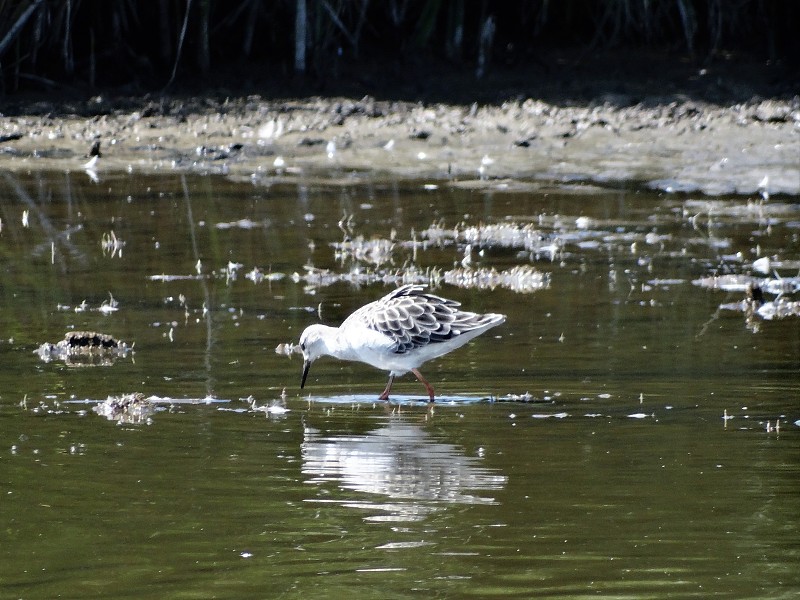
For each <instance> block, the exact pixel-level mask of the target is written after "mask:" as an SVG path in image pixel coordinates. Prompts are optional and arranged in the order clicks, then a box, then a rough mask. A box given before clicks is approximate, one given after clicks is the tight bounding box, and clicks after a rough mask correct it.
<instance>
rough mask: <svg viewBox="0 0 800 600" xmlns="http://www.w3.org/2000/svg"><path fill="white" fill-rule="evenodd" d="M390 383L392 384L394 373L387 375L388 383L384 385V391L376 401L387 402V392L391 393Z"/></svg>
mask: <svg viewBox="0 0 800 600" xmlns="http://www.w3.org/2000/svg"><path fill="white" fill-rule="evenodd" d="M392 383H394V373H389V381H388V382H387V383H386V389H385V390H383V393H382V394H381V395H380V396H378V400H388V399H389V392H390V391H392Z"/></svg>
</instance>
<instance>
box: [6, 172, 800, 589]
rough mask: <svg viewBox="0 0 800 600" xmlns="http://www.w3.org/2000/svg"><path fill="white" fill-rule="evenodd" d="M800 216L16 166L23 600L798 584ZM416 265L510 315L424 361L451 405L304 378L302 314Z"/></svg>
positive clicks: (384, 286)
mask: <svg viewBox="0 0 800 600" xmlns="http://www.w3.org/2000/svg"><path fill="white" fill-rule="evenodd" d="M798 223H800V208H798V203H797V199H794V198H781V199H775V198H771V199H769V200H767V199H766V198H763V197H753V198H748V199H739V198H715V199H708V198H705V197H702V196H700V197H688V196H687V197H681V196H677V195H674V196H663V195H662V196H656V195H651V194H647V193H642V192H637V191H631V190H618V191H615V190H597V189H591V190H582V189H581V188H579V187H576V188H571V189H552V190H548V191H546V192H542V193H532V192H521V191H513V190H509V189H506V190H500V189H492V188H487V189H485V190H482V191H475V190H462V189H458V188H457V187H448V186H444V185H441V186H438V187H431V186H428V187H427V188H426V187H425V186H424V185H423V184H422V183H421V182H397V181H382V180H376V181H373V180H369V179H365V180H354V181H353V183H352V185H339V186H337V187H335V188H331V187H326V186H324V185H320V184H313V185H312V184H297V185H274V186H261V185H252V184H249V183H241V182H233V181H230V180H226V179H223V178H216V177H200V178H193V177H188V178H182V177H180V176H172V175H164V176H152V177H146V178H141V177H133V176H129V175H124V174H119V175H116V176H110V177H108V178H106V179H104V180H103V181H102V182H100V183H90V182H89V180H88V179H87V178H85V176H84V175H82V174H81V175H73V174H60V175H59V174H44V173H32V174H30V175H24V176H23V175H12V174H4V175H3V176H2V177H0V260H2V261H3V269H4V273H3V279H2V281H3V284H2V290H1V291H0V294H2V300H3V302H2V305H1V306H0V331H1V332H2V334H1V335H0V358H1V359H2V361H3V365H4V368H3V369H2V370H0V473H2V475H3V476H2V478H0V479H2V481H1V482H0V487H1V488H2V490H1V491H2V498H3V500H2V501H3V507H4V508H3V511H2V512H0V521H1V523H0V526H1V527H2V529H1V530H2V531H4V532H5V535H6V540H5V543H4V544H3V545H2V550H0V589H2V591H3V592H4V593H7V595H10V594H13V595H15V596H19V597H53V596H56V595H58V594H62V593H63V591H64V590H67V589H68V590H72V591H73V593H74V594H80V595H82V596H85V597H119V596H122V595H136V596H137V597H164V596H171V595H184V596H203V597H205V596H207V595H208V594H209V590H214V592H213V593H214V594H215V595H217V596H221V597H243V596H256V595H258V596H263V595H265V594H267V595H270V596H272V595H274V596H283V597H303V598H309V597H331V596H335V595H341V594H357V595H358V597H362V598H373V597H374V598H404V597H410V596H417V595H418V594H419V593H420V592H423V593H428V594H430V595H437V596H453V597H503V596H509V597H511V596H516V597H520V596H525V597H532V596H546V597H547V596H570V597H579V596H589V595H591V596H601V597H602V596H605V597H621V596H631V597H654V596H658V597H674V598H685V597H707V596H710V595H714V596H717V597H726V598H740V597H766V598H779V597H791V596H792V595H794V594H796V592H797V591H798V590H800V578H798V575H797V573H796V564H797V559H798V548H797V543H796V540H797V539H798V528H797V519H796V517H797V511H796V505H797V503H796V498H797V497H798V493H799V492H800V489H798V483H797V482H798V481H800V478H798V475H799V474H800V473H799V472H798V471H799V470H800V465H799V464H798V456H800V453H798V449H800V448H798V446H800V412H798V406H797V392H798V378H797V373H798V368H800V333H799V331H800V330H799V329H798V328H799V327H800V321H798V319H797V314H796V311H795V310H794V307H795V304H793V303H795V302H796V298H797V293H798V287H800V286H798V280H797V270H798V261H799V260H800V257H798V256H797V238H798V230H799V229H800V226H799V225H798ZM400 283H424V284H427V285H429V286H431V287H432V288H433V289H435V290H436V291H437V293H441V294H443V295H445V296H447V297H451V298H454V299H456V300H458V301H460V302H462V304H463V305H464V306H465V307H466V308H468V309H470V310H475V311H479V312H488V311H498V312H503V313H505V314H507V315H508V320H507V322H506V323H505V324H504V325H503V326H501V327H498V328H497V329H495V330H492V332H491V333H490V334H487V335H485V336H483V337H480V338H478V339H476V340H475V341H473V342H472V343H471V344H470V345H468V346H465V347H463V348H460V349H458V350H457V351H455V352H453V353H451V354H449V355H447V356H445V357H443V358H441V359H438V360H435V361H432V362H430V363H427V364H426V365H425V366H424V367H423V372H424V373H425V375H426V377H427V378H428V379H429V380H430V381H431V383H432V384H433V385H434V387H435V388H436V391H437V402H436V404H435V405H434V406H429V405H428V403H427V402H424V400H425V399H426V398H425V397H424V396H422V395H420V392H421V391H422V390H421V387H420V385H419V382H417V381H416V380H415V379H414V378H413V377H410V376H409V377H403V378H398V379H397V381H396V382H395V388H394V389H393V393H394V394H395V395H394V396H393V402H392V403H383V402H380V401H378V400H377V395H378V393H379V392H380V390H381V389H383V385H384V384H385V381H386V379H385V378H386V374H385V373H381V372H378V371H376V370H373V369H371V368H369V367H366V366H363V365H358V364H351V363H342V362H338V361H335V360H332V359H331V360H320V361H318V363H316V364H315V367H314V371H313V372H312V374H311V376H310V377H309V380H308V382H307V385H306V389H304V390H303V393H302V394H301V393H300V390H299V389H298V386H299V379H300V370H301V361H300V360H298V357H297V356H296V355H294V353H293V352H292V351H291V344H292V343H296V342H297V339H298V336H299V334H300V332H302V330H303V329H304V328H305V327H306V326H307V325H309V324H310V323H314V322H319V321H321V322H324V323H327V324H333V325H338V324H339V323H341V321H342V320H343V319H344V318H345V317H346V316H347V315H348V314H350V313H351V312H352V311H353V310H354V309H355V308H357V307H359V306H361V305H363V304H364V303H366V302H368V301H371V300H374V299H375V298H377V297H379V296H381V295H383V294H384V293H386V291H387V290H389V289H391V288H393V287H395V286H396V285H399V284H400ZM765 307H766V308H765ZM90 332H91V333H92V335H89V333H90ZM65 334H67V335H66V337H65ZM60 340H63V341H64V342H65V343H62V346H61V347H60V350H59V349H58V348H57V346H58V343H59V341H60ZM70 340H72V341H73V342H74V343H73V345H72V346H70V345H69V341H70ZM86 340H89V341H86ZM110 340H114V341H120V342H124V343H125V344H126V348H127V351H126V352H125V353H124V354H122V355H119V356H102V353H103V352H106V351H108V348H106V346H108V347H109V348H110V347H111V346H112V344H111V341H110ZM84 341H86V344H85V345H84V346H80V344H81V343H82V342H84ZM45 342H47V343H49V344H50V345H51V346H52V347H53V348H55V349H53V350H52V351H51V350H48V352H47V353H46V354H43V353H41V352H39V353H35V351H37V349H41V346H42V345H43V344H44V343H45ZM67 346H68V347H67ZM73 346H80V347H77V348H76V347H73ZM87 346H88V349H87ZM48 348H50V346H48ZM276 349H278V350H279V351H278V352H276ZM75 352H91V353H95V354H100V355H101V356H100V358H97V359H96V360H95V357H94V354H93V355H92V356H93V358H92V360H76V357H75V354H74V353H75ZM45 356H46V360H45Z"/></svg>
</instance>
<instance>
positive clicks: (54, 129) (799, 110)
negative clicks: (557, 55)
mask: <svg viewBox="0 0 800 600" xmlns="http://www.w3.org/2000/svg"><path fill="white" fill-rule="evenodd" d="M13 112H15V113H16V114H15V115H14V116H6V117H5V118H3V119H2V121H1V122H2V127H1V128H0V140H2V142H1V143H0V168H4V169H10V170H32V169H49V170H65V171H80V170H82V169H84V168H85V167H84V165H85V164H86V163H87V161H89V157H88V153H89V150H90V148H91V146H92V144H93V142H94V141H95V140H100V141H101V152H102V157H101V158H100V159H99V160H98V161H97V162H96V164H94V165H92V166H91V167H90V175H92V176H95V175H96V176H97V177H98V178H99V179H102V177H103V174H104V173H110V172H114V171H129V172H134V173H136V172H141V173H152V172H164V171H169V172H173V171H187V172H188V171H190V172H195V173H220V174H227V175H230V176H233V177H238V178H251V179H253V180H254V181H256V182H261V183H269V182H272V181H275V180H286V179H296V178H301V177H302V178H316V177H324V178H326V179H327V180H333V181H336V180H343V181H348V180H350V179H351V178H353V177H359V176H362V177H363V176H375V177H383V176H387V177H401V178H414V179H430V180H435V181H442V182H444V181H449V182H452V183H453V184H457V185H464V186H476V187H482V186H497V185H509V186H513V187H530V188H532V189H536V188H542V187H551V186H553V185H556V186H564V185H573V184H595V185H610V186H619V185H621V184H624V185H627V186H631V185H632V186H647V187H652V188H655V189H659V190H664V191H670V192H689V193H698V192H701V193H705V194H711V195H720V194H741V195H753V194H757V193H764V192H767V193H769V194H771V195H775V194H788V195H795V196H796V195H798V194H800V96H794V97H788V99H787V97H786V96H784V97H782V98H778V99H766V100H762V99H759V97H758V96H754V97H753V98H752V99H751V100H749V101H744V102H732V101H731V102H727V103H726V102H711V101H704V100H696V99H693V98H691V97H688V96H685V95H681V94H680V93H677V94H675V93H673V94H671V95H669V96H664V97H657V96H647V97H643V98H640V99H639V100H638V101H635V102H634V101H633V98H632V97H631V96H629V95H626V94H617V95H615V94H612V93H606V94H597V95H595V96H594V97H593V98H592V99H589V100H585V101H582V102H577V103H575V102H558V101H556V100H552V99H550V100H548V101H544V100H537V99H533V98H527V99H526V98H519V99H517V100H513V101H506V102H498V103H494V104H484V105H479V104H477V103H473V104H448V103H441V102H430V103H424V104H423V103H412V102H407V101H384V100H376V99H374V98H372V97H369V96H366V97H363V98H360V99H355V98H347V97H335V98H329V97H325V98H323V97H313V98H304V99H299V100H285V99H281V100H271V99H265V98H262V97H260V96H257V95H253V96H233V97H230V98H227V99H225V98H222V99H215V98H213V97H199V96H195V97H190V98H188V99H187V98H183V99H177V98H162V99H156V100H153V99H149V98H148V97H146V96H145V97H141V98H133V99H131V98H126V99H124V100H119V99H109V98H107V97H104V96H95V97H93V98H91V99H88V100H83V101H78V102H74V103H71V104H70V103H69V102H65V103H61V104H59V105H57V106H56V105H54V104H50V103H48V102H46V101H39V102H32V103H29V104H28V105H27V106H25V107H23V108H22V109H18V110H16V111H13ZM54 115H57V116H54Z"/></svg>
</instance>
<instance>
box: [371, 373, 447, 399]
mask: <svg viewBox="0 0 800 600" xmlns="http://www.w3.org/2000/svg"><path fill="white" fill-rule="evenodd" d="M411 372H412V373H413V374H414V375H415V376H416V378H417V379H419V381H420V383H421V384H422V385H424V386H425V390H426V391H427V392H428V397H429V398H430V401H431V402H433V386H432V385H431V384H430V383H428V380H427V379H425V378H424V377H423V376H422V373H420V372H419V370H417V369H411ZM393 383H394V375H389V381H388V382H387V383H386V389H385V390H383V393H382V394H381V395H380V396H378V399H379V400H388V399H389V392H391V391H392V384H393Z"/></svg>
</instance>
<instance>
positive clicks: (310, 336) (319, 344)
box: [300, 325, 330, 389]
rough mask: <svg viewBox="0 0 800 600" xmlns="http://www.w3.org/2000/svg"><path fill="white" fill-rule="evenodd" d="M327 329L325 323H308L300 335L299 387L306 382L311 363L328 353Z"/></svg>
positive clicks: (301, 387)
mask: <svg viewBox="0 0 800 600" xmlns="http://www.w3.org/2000/svg"><path fill="white" fill-rule="evenodd" d="M329 329H330V328H329V327H326V326H325V325H309V326H308V327H306V329H305V331H303V335H301V336H300V351H301V352H302V353H303V377H302V379H301V380H300V389H303V386H305V384H306V377H308V370H309V369H310V368H311V363H313V362H314V361H315V360H317V359H318V358H319V357H320V356H322V355H324V354H328V352H327V344H326V342H325V336H326V331H327V330H329Z"/></svg>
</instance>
